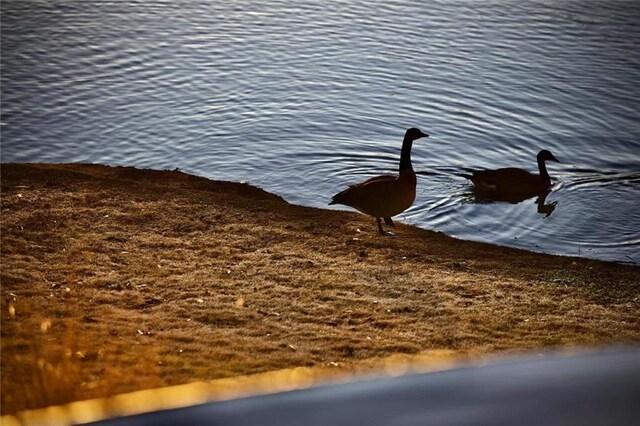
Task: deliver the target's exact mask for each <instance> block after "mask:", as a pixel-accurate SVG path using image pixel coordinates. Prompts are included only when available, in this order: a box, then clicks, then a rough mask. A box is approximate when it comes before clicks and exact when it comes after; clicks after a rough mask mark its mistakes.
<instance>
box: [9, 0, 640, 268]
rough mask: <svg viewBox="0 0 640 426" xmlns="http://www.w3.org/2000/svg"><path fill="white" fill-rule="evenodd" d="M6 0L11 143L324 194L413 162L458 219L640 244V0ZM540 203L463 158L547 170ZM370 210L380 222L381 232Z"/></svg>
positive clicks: (621, 248)
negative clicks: (501, 196) (477, 187)
mask: <svg viewBox="0 0 640 426" xmlns="http://www.w3.org/2000/svg"><path fill="white" fill-rule="evenodd" d="M1 7H2V11H1V12H2V14H1V16H2V27H1V31H2V40H1V43H2V76H1V79H2V119H1V122H2V161H3V162H94V163H106V164H113V165H134V166H138V167H150V168H171V169H173V168H176V167H179V168H180V169H181V170H184V171H187V172H190V173H195V174H199V175H203V176H206V177H210V178H215V179H224V180H234V181H247V182H250V183H252V184H255V185H258V186H260V187H263V188H265V189H267V190H269V191H272V192H275V193H277V194H279V195H282V196H283V197H284V198H285V199H287V200H288V201H290V202H293V203H299V204H304V205H309V206H317V207H327V206H326V203H327V202H328V200H329V199H330V197H331V195H333V194H334V193H336V192H338V191H340V190H341V189H343V188H344V187H345V186H346V185H348V184H352V183H355V182H358V181H359V180H362V179H364V178H367V177H370V176H373V175H376V174H381V173H389V172H394V171H395V170H396V169H397V163H398V156H399V150H400V144H401V141H402V136H403V133H404V131H405V129H406V128H408V127H413V126H416V127H420V128H421V129H422V130H424V131H426V132H428V133H429V134H431V138H429V139H421V140H419V141H417V142H416V143H415V144H414V151H413V161H414V168H415V169H416V171H417V172H418V173H419V176H418V197H417V199H416V203H415V204H414V206H413V207H412V208H411V209H410V210H408V211H407V212H405V213H404V214H402V215H400V216H399V217H398V219H399V220H401V221H404V222H407V223H414V224H417V225H419V226H423V227H425V228H429V229H433V230H439V231H442V232H445V233H447V234H450V235H454V236H457V237H460V238H465V239H473V240H481V241H488V242H496V243H499V244H506V245H511V246H516V247H523V248H528V249H533V250H539V251H544V252H549V253H562V254H569V255H575V256H578V255H579V256H586V257H595V258H601V259H608V260H616V261H626V262H634V260H635V262H636V263H637V262H640V208H639V207H640V206H639V202H638V200H640V4H639V3H638V2H633V1H628V2H627V1H620V2H612V1H586V0H584V1H547V2H540V1H474V0H463V1H456V0H446V1H429V2H414V1H408V0H407V1H405V0H385V1H358V0H354V1H346V0H345V1H334V2H326V1H321V0H303V1H279V0H267V1H258V0H255V1H240V0H228V1H225V0H220V1H215V2H213V1H194V0H190V1H184V2H182V1H151V0H144V1H128V2H121V1H72V0H68V1H39V0H6V1H3V2H2V3H1ZM543 148H546V149H549V150H551V151H552V152H553V153H554V154H555V155H556V157H558V159H559V160H560V161H561V163H559V164H557V163H551V164H550V165H549V171H550V174H551V176H552V179H553V180H554V183H555V185H554V190H553V192H552V193H551V194H549V196H548V197H547V198H546V200H544V202H543V203H539V204H536V199H535V198H532V199H529V200H526V201H524V202H521V203H518V204H511V203H502V202H498V203H482V202H476V200H475V199H474V197H473V196H472V194H471V190H470V189H471V188H470V186H469V184H468V182H467V181H466V180H465V179H464V178H461V177H460V176H459V175H460V174H461V173H464V172H468V171H469V170H471V169H475V168H498V167H505V166H517V167H523V168H526V169H529V170H531V171H535V170H536V163H535V155H536V153H537V152H538V151H539V150H540V149H543ZM374 229H375V228H374V221H373V220H372V221H371V232H374Z"/></svg>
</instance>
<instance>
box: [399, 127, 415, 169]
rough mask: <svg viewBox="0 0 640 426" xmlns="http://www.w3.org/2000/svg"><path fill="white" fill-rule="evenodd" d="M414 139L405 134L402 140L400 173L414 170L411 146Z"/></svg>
mask: <svg viewBox="0 0 640 426" xmlns="http://www.w3.org/2000/svg"><path fill="white" fill-rule="evenodd" d="M412 145H413V140H412V139H409V138H407V137H406V136H405V138H404V141H403V142H402V152H401V153H400V174H403V173H407V172H413V165H412V164H411V146H412Z"/></svg>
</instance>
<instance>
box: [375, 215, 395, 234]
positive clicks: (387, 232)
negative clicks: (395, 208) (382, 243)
mask: <svg viewBox="0 0 640 426" xmlns="http://www.w3.org/2000/svg"><path fill="white" fill-rule="evenodd" d="M387 219H389V222H391V218H386V217H385V218H384V223H386V224H387V225H389V222H387ZM376 223H377V224H378V232H380V235H384V236H385V237H392V236H394V235H396V234H394V233H393V232H389V231H385V230H384V229H382V221H381V220H380V218H379V217H376ZM391 226H394V225H393V222H391Z"/></svg>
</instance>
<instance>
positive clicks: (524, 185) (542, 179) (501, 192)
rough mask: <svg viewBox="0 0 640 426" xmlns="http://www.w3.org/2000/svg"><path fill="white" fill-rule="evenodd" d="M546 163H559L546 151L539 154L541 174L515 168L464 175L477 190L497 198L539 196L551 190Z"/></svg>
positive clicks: (478, 171)
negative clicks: (526, 195) (525, 195)
mask: <svg viewBox="0 0 640 426" xmlns="http://www.w3.org/2000/svg"><path fill="white" fill-rule="evenodd" d="M545 161H555V162H559V161H558V159H557V158H556V157H554V156H553V154H552V153H551V152H549V151H547V150H546V149H543V150H542V151H540V152H539V153H538V170H539V172H540V174H535V173H529V172H528V171H526V170H522V169H517V168H515V167H507V168H504V169H497V170H477V171H474V172H473V175H462V176H464V177H465V178H467V179H469V180H470V181H471V182H473V184H474V185H475V190H476V191H478V192H481V193H485V194H490V195H495V196H505V197H508V196H515V195H521V194H537V193H540V192H543V191H546V190H549V189H550V188H551V178H550V177H549V173H548V172H547V167H546V165H545Z"/></svg>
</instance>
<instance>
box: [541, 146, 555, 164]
mask: <svg viewBox="0 0 640 426" xmlns="http://www.w3.org/2000/svg"><path fill="white" fill-rule="evenodd" d="M538 161H555V162H556V163H559V162H560V161H558V159H557V158H556V157H554V155H553V154H552V153H551V151H547V150H546V149H543V150H542V151H540V152H539V153H538Z"/></svg>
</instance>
